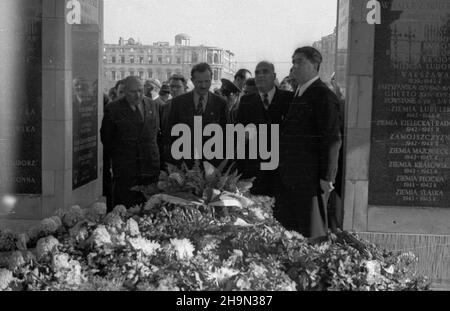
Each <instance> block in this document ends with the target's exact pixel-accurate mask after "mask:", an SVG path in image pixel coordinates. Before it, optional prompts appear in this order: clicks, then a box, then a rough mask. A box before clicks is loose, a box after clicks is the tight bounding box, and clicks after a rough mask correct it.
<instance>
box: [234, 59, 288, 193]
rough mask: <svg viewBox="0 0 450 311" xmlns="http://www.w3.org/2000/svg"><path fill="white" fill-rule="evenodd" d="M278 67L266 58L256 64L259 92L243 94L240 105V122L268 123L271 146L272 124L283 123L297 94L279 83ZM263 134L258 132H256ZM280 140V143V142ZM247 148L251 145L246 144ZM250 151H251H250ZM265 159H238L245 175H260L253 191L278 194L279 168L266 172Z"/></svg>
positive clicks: (238, 119)
mask: <svg viewBox="0 0 450 311" xmlns="http://www.w3.org/2000/svg"><path fill="white" fill-rule="evenodd" d="M275 79H276V73H275V67H274V65H273V64H272V63H270V62H267V61H262V62H260V63H259V64H258V65H257V66H256V70H255V84H256V88H257V89H258V92H257V93H255V94H250V95H246V96H243V97H242V98H241V103H240V105H239V108H238V112H237V118H236V121H237V122H236V123H238V124H243V125H244V126H247V125H248V124H254V125H256V127H257V128H259V125H260V124H266V125H267V129H268V132H267V136H268V137H267V146H271V141H270V139H271V133H270V128H271V125H274V124H275V125H280V124H281V122H282V120H283V118H284V115H285V114H286V113H287V110H288V107H289V104H290V102H291V100H292V96H293V93H292V92H287V91H283V90H280V89H279V88H277V87H276V86H275ZM256 134H257V135H259V133H255V135H256ZM277 143H278V142H277ZM246 148H247V147H246ZM246 154H249V153H248V152H246ZM261 162H262V159H260V158H258V159H255V160H253V159H245V160H240V161H239V162H238V164H239V165H238V166H239V170H240V172H241V173H242V174H243V176H242V177H243V178H252V177H256V180H255V182H254V184H253V188H252V189H251V192H252V193H253V194H257V195H269V196H272V195H274V193H275V192H277V189H278V185H279V180H278V170H274V171H262V170H261V169H260V163H261Z"/></svg>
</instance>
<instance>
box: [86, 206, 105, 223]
mask: <svg viewBox="0 0 450 311" xmlns="http://www.w3.org/2000/svg"><path fill="white" fill-rule="evenodd" d="M84 214H85V217H86V218H87V219H89V220H91V221H93V222H98V221H100V219H102V218H103V216H105V215H106V204H105V203H95V204H94V205H92V206H91V207H90V208H88V209H86V210H85V213H84Z"/></svg>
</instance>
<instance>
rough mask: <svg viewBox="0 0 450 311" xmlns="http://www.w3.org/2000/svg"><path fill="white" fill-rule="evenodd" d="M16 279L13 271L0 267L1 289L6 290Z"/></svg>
mask: <svg viewBox="0 0 450 311" xmlns="http://www.w3.org/2000/svg"><path fill="white" fill-rule="evenodd" d="M13 281H14V276H13V274H12V272H11V271H9V270H6V269H0V291H3V290H6V289H7V288H8V287H9V284H11V283H12V282H13Z"/></svg>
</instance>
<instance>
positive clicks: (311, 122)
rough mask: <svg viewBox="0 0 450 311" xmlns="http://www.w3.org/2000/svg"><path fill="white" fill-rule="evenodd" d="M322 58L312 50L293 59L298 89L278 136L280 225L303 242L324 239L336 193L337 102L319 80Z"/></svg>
mask: <svg viewBox="0 0 450 311" xmlns="http://www.w3.org/2000/svg"><path fill="white" fill-rule="evenodd" d="M321 62H322V56H321V55H320V53H319V52H318V51H317V50H316V49H314V48H312V47H303V48H299V49H297V50H296V51H295V52H294V55H293V57H292V63H293V67H292V71H291V76H292V77H293V78H295V80H296V81H297V83H298V85H299V87H298V89H297V92H296V94H295V97H294V100H293V102H292V104H291V106H290V108H289V111H288V114H287V116H286V118H285V121H284V123H283V126H282V129H281V135H280V137H281V138H280V173H281V178H282V181H283V186H284V191H283V192H282V193H281V194H280V195H279V196H278V200H277V205H278V206H277V213H278V215H279V218H281V219H282V220H281V222H282V223H283V224H284V225H285V226H286V227H287V228H288V229H292V230H297V231H299V232H300V233H302V234H303V235H305V236H306V237H310V238H312V239H316V238H317V239H319V240H320V239H322V238H323V237H326V235H327V230H328V228H327V227H328V224H327V208H326V207H327V201H328V197H329V195H330V193H331V192H332V191H333V190H334V185H333V184H334V182H335V177H336V173H337V168H338V158H339V148H340V146H341V132H340V124H341V120H340V112H339V100H338V99H337V97H336V95H335V94H334V93H333V92H332V91H331V90H330V89H329V88H328V87H327V86H326V85H325V84H324V83H323V82H322V81H321V80H320V79H319V76H318V73H319V68H320V64H321Z"/></svg>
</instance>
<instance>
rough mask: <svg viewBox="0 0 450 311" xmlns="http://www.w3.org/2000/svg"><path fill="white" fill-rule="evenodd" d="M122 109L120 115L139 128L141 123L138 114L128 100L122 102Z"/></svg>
mask: <svg viewBox="0 0 450 311" xmlns="http://www.w3.org/2000/svg"><path fill="white" fill-rule="evenodd" d="M121 107H122V109H121V110H120V114H121V115H122V116H123V118H124V119H126V120H127V121H128V122H130V123H132V124H133V125H134V126H136V127H139V121H138V120H137V118H136V114H135V112H134V111H133V110H132V109H131V107H130V104H129V103H128V102H127V100H126V99H123V100H122V102H121Z"/></svg>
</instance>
